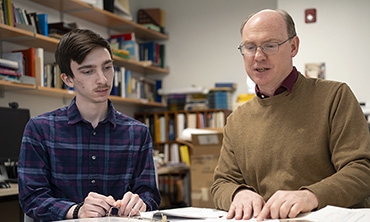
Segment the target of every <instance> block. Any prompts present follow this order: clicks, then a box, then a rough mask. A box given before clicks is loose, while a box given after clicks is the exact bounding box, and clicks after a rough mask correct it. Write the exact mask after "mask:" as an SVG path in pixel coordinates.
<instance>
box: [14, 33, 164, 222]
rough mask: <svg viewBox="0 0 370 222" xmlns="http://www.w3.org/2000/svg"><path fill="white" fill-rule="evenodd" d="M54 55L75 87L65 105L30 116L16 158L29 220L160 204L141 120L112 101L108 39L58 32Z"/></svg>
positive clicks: (96, 214) (94, 214)
mask: <svg viewBox="0 0 370 222" xmlns="http://www.w3.org/2000/svg"><path fill="white" fill-rule="evenodd" d="M55 59H56V62H57V64H58V65H59V67H60V70H61V72H62V74H61V78H62V80H63V82H64V83H65V84H66V85H68V86H69V87H72V88H74V90H75V92H76V96H75V98H74V99H73V100H72V102H71V103H70V105H69V106H67V107H63V108H60V109H57V110H55V111H52V112H48V113H45V114H42V115H39V116H37V117H34V118H32V119H31V120H30V121H29V123H28V124H27V126H26V129H25V132H24V136H23V141H22V147H21V153H20V157H19V165H18V177H19V201H20V204H21V207H22V209H23V211H24V212H25V213H26V214H27V215H28V216H29V217H31V218H33V219H34V220H36V221H41V220H42V221H55V220H62V219H71V218H87V217H102V216H105V215H106V214H107V212H109V211H110V209H111V207H116V208H118V209H119V210H118V215H120V216H128V215H136V214H138V212H139V211H147V210H156V209H157V208H158V206H159V204H160V194H159V192H158V190H157V186H156V179H155V169H154V162H153V157H152V138H151V136H150V133H149V131H148V128H147V127H146V126H145V125H144V124H142V123H140V122H139V121H136V120H135V119H133V118H130V117H128V116H126V115H124V114H122V113H120V112H118V111H117V110H115V109H114V107H113V104H112V103H111V101H109V100H108V96H109V94H110V91H111V89H112V82H113V76H114V69H113V60H112V53H111V49H110V46H109V43H108V42H107V41H106V40H105V39H103V38H102V37H101V36H100V35H98V34H96V33H94V32H92V31H90V30H81V29H76V30H73V31H71V32H69V33H67V34H66V35H64V36H63V38H62V39H61V40H60V42H59V44H58V47H57V50H56V52H55Z"/></svg>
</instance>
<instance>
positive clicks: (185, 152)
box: [180, 145, 190, 166]
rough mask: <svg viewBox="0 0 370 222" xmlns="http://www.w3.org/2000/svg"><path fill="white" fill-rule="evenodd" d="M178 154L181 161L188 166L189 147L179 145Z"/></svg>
mask: <svg viewBox="0 0 370 222" xmlns="http://www.w3.org/2000/svg"><path fill="white" fill-rule="evenodd" d="M180 156H181V162H184V163H186V165H188V166H190V154H189V147H188V146H187V145H181V146H180Z"/></svg>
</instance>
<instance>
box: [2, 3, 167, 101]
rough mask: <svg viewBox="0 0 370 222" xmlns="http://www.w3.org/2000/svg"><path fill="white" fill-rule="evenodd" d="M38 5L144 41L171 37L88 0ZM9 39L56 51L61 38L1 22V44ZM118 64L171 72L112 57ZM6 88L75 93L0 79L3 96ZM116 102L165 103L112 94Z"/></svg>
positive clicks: (143, 70)
mask: <svg viewBox="0 0 370 222" xmlns="http://www.w3.org/2000/svg"><path fill="white" fill-rule="evenodd" d="M31 1H32V2H35V3H37V4H40V5H43V6H46V7H49V8H51V9H55V10H57V11H59V12H60V14H61V17H62V15H63V14H64V13H66V14H69V15H72V16H75V17H78V18H81V19H84V20H86V21H88V22H91V23H95V24H97V25H101V26H104V27H107V28H108V29H112V30H115V31H119V32H135V35H136V36H137V38H139V39H142V40H167V39H168V36H167V35H165V34H163V33H159V32H155V31H152V30H149V29H147V28H145V27H144V26H142V25H139V24H137V23H135V22H133V21H131V20H127V19H124V18H121V17H119V16H117V15H115V14H113V13H111V12H108V11H105V10H102V9H99V8H96V7H94V6H92V5H90V4H88V3H85V2H82V1H79V0H54V1H49V0H31ZM3 42H10V43H15V44H19V45H23V46H26V47H40V48H44V50H45V51H48V52H53V51H55V50H56V47H57V44H58V42H59V40H58V39H55V38H51V37H47V36H44V35H41V34H37V33H35V32H31V31H27V30H23V29H21V28H16V27H11V26H8V25H5V24H0V43H1V44H3ZM113 59H114V61H115V62H114V63H115V65H116V66H119V67H121V66H122V67H125V68H126V69H128V70H131V71H133V72H137V73H141V74H144V75H152V74H165V75H166V74H169V70H168V69H165V68H160V67H156V66H151V65H146V64H145V63H142V62H140V61H134V60H129V59H124V58H120V57H118V56H113ZM4 91H14V92H17V93H27V94H32V95H38V96H49V97H56V98H58V97H61V98H72V97H73V96H74V92H71V91H68V90H63V89H55V88H50V87H41V86H38V85H36V84H35V85H33V86H32V85H31V86H30V84H22V83H16V82H8V81H3V80H0V96H1V95H4ZM110 99H111V100H112V101H113V102H114V103H119V104H124V105H130V106H140V107H141V106H143V107H164V105H163V104H162V103H158V102H152V101H147V100H145V99H132V98H122V97H119V96H110Z"/></svg>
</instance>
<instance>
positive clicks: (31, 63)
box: [13, 47, 36, 77]
mask: <svg viewBox="0 0 370 222" xmlns="http://www.w3.org/2000/svg"><path fill="white" fill-rule="evenodd" d="M13 52H22V54H23V62H24V64H25V72H24V73H25V75H27V76H32V77H36V68H35V62H36V61H35V53H36V50H35V48H33V47H31V48H28V49H23V50H15V51H13Z"/></svg>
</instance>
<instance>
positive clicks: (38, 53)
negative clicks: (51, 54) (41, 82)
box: [0, 47, 44, 84]
mask: <svg viewBox="0 0 370 222" xmlns="http://www.w3.org/2000/svg"><path fill="white" fill-rule="evenodd" d="M1 56H2V58H1V60H0V61H1V64H0V67H1V69H2V71H1V74H2V75H8V76H7V78H6V80H9V81H16V82H21V79H22V77H31V78H33V80H34V81H33V84H36V82H35V81H37V77H36V76H40V75H43V73H44V65H43V64H44V49H43V48H35V47H31V48H27V49H20V50H14V51H11V52H4V53H2V55H1ZM11 64H13V65H11ZM23 79H24V80H25V79H26V78H23ZM28 80H29V79H27V81H28ZM27 83H30V82H27ZM31 83H32V82H31Z"/></svg>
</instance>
